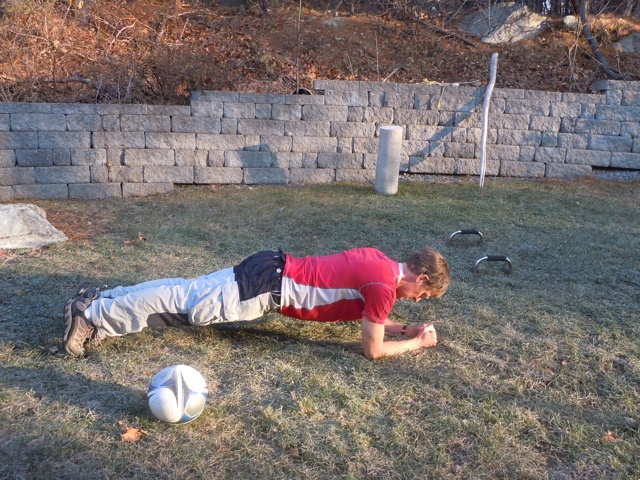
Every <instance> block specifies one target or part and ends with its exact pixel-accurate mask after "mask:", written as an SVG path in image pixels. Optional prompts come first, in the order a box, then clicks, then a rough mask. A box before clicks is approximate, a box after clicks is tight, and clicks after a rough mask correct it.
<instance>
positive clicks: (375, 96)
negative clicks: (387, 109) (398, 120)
mask: <svg viewBox="0 0 640 480" xmlns="http://www.w3.org/2000/svg"><path fill="white" fill-rule="evenodd" d="M384 94H385V92H369V106H370V107H374V108H381V107H382V106H383V105H384Z"/></svg>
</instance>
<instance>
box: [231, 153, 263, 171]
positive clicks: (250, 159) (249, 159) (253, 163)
mask: <svg viewBox="0 0 640 480" xmlns="http://www.w3.org/2000/svg"><path fill="white" fill-rule="evenodd" d="M224 166H225V167H235V168H239V167H245V168H268V167H270V166H271V153H269V152H255V151H228V152H224Z"/></svg>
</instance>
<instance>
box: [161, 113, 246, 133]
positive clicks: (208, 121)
mask: <svg viewBox="0 0 640 480" xmlns="http://www.w3.org/2000/svg"><path fill="white" fill-rule="evenodd" d="M235 124H236V125H237V123H235ZM221 129H222V127H221V121H220V119H219V118H212V117H185V116H175V117H171V131H172V132H176V133H220V131H221ZM234 133H235V132H234Z"/></svg>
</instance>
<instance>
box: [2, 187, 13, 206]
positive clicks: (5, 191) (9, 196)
mask: <svg viewBox="0 0 640 480" xmlns="http://www.w3.org/2000/svg"><path fill="white" fill-rule="evenodd" d="M12 201H13V188H11V187H0V202H12Z"/></svg>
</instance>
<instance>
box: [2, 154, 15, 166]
mask: <svg viewBox="0 0 640 480" xmlns="http://www.w3.org/2000/svg"><path fill="white" fill-rule="evenodd" d="M15 165H16V154H15V152H14V151H13V150H0V168H8V167H15Z"/></svg>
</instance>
